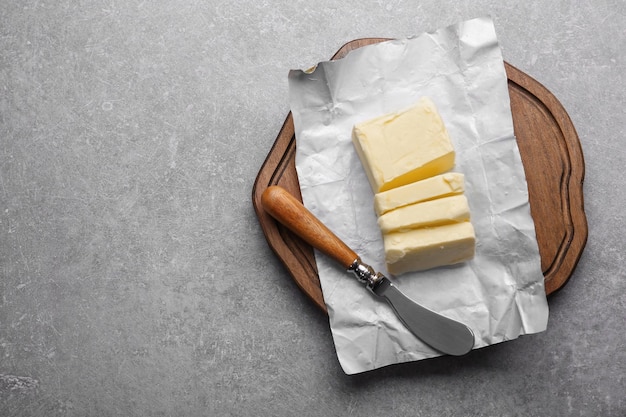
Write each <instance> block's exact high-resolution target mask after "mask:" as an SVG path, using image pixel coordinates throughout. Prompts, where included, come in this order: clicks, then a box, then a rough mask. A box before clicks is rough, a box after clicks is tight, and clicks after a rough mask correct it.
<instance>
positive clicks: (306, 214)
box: [261, 185, 358, 269]
mask: <svg viewBox="0 0 626 417" xmlns="http://www.w3.org/2000/svg"><path fill="white" fill-rule="evenodd" d="M261 203H262V204H263V209H264V210H265V211H266V212H268V213H269V214H270V215H271V216H272V217H274V218H275V219H276V220H278V221H279V222H280V223H281V224H283V225H285V226H287V228H288V229H289V230H291V231H293V232H294V233H295V234H297V235H298V236H300V237H301V238H302V239H304V241H306V242H307V243H308V244H310V245H311V246H313V247H314V248H316V249H319V250H320V251H322V252H324V253H325V254H326V255H328V256H330V257H331V258H333V259H334V260H335V261H337V262H338V263H339V265H342V266H343V267H344V268H346V269H348V268H349V267H350V266H351V265H352V264H353V263H354V261H356V260H357V258H358V256H357V254H356V253H355V252H354V251H353V250H352V249H350V248H349V247H348V246H347V245H346V244H345V243H344V242H343V241H342V240H341V239H339V238H338V237H337V236H336V235H335V234H334V233H333V232H332V231H330V229H328V227H326V225H325V224H323V223H322V222H321V221H319V219H318V218H317V217H315V216H314V215H313V213H311V212H310V211H309V210H308V209H307V208H306V207H304V205H303V204H302V202H301V201H299V200H297V199H296V198H295V197H294V196H292V195H291V194H289V191H287V190H285V189H284V188H282V187H279V186H277V185H272V186H270V187H269V188H266V189H265V191H263V194H262V195H261Z"/></svg>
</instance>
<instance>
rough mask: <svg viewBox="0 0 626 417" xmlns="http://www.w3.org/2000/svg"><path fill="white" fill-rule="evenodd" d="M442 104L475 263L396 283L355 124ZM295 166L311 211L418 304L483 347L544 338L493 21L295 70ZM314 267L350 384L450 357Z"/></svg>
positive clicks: (533, 249) (321, 263)
mask: <svg viewBox="0 0 626 417" xmlns="http://www.w3.org/2000/svg"><path fill="white" fill-rule="evenodd" d="M422 96H428V97H430V98H431V99H432V100H433V101H434V102H435V104H436V105H437V107H438V109H439V112H440V114H441V116H442V118H443V120H444V123H445V125H446V127H447V129H448V132H449V134H450V137H451V139H452V142H453V144H454V147H455V150H456V153H457V157H456V166H455V167H454V169H453V171H455V172H461V173H463V174H465V181H466V196H467V198H468V200H469V205H470V212H471V222H472V224H473V225H474V228H475V231H476V238H477V244H476V255H475V257H474V259H472V260H471V261H468V262H465V263H463V264H460V265H456V266H450V267H441V268H436V269H432V270H429V271H425V272H416V273H407V274H403V275H400V276H398V277H391V276H390V275H389V274H388V273H387V271H386V268H385V261H384V252H383V243H382V236H381V233H380V230H379V228H378V225H377V223H376V215H375V213H374V209H373V197H374V194H373V192H372V190H371V188H370V185H369V183H368V181H367V177H366V174H365V171H364V169H363V167H362V165H361V162H360V161H359V159H358V156H357V154H356V152H355V150H354V147H353V144H352V142H351V132H352V127H353V126H354V124H356V123H359V122H361V121H364V120H367V119H370V118H372V117H376V116H379V115H381V114H385V113H388V112H392V111H397V110H401V109H404V108H406V107H408V106H411V105H413V104H414V103H415V102H417V101H418V100H419V98H420V97H422ZM289 97H290V105H291V110H292V114H293V119H294V125H295V130H296V148H297V151H296V152H297V153H296V168H297V172H298V178H299V181H300V188H301V190H302V198H303V201H304V204H305V206H306V207H307V208H308V209H309V210H310V211H312V212H313V213H314V214H315V215H316V216H317V217H319V218H320V219H321V220H322V221H323V222H324V223H325V224H326V225H327V226H328V227H329V228H330V229H331V230H332V231H333V232H334V233H335V234H337V235H338V236H339V237H340V238H341V239H343V240H344V242H346V244H347V245H348V246H350V247H351V248H352V249H353V250H354V251H355V252H357V253H358V254H359V255H360V256H361V258H362V259H363V261H364V262H365V263H367V264H370V265H371V266H373V267H374V269H376V270H377V271H381V272H382V273H384V274H386V275H387V276H390V277H391V279H392V281H393V282H395V283H396V284H397V286H398V287H399V289H400V290H401V291H402V292H404V293H405V294H406V295H407V296H409V297H410V298H412V299H413V300H415V301H416V302H418V303H420V304H422V305H424V306H426V307H428V308H430V309H432V310H434V311H437V312H439V313H441V314H443V315H446V316H448V317H450V318H452V319H455V320H458V321H461V322H463V323H465V324H467V325H468V326H469V327H471V329H472V331H473V332H474V335H475V347H474V348H480V347H484V346H487V345H491V344H494V343H499V342H503V341H507V340H511V339H515V338H517V337H518V336H520V335H523V334H530V333H536V332H541V331H544V330H545V329H546V326H547V320H548V305H547V301H546V295H545V289H544V277H543V274H542V271H541V265H540V256H539V250H538V246H537V240H536V236H535V229H534V223H533V219H532V217H531V214H530V206H529V203H528V189H527V184H526V178H525V174H524V168H523V165H522V162H521V158H520V154H519V150H518V147H517V143H516V140H515V136H514V133H513V121H512V117H511V109H510V101H509V95H508V88H507V76H506V73H505V70H504V64H503V60H502V55H501V52H500V48H499V45H498V41H497V37H496V33H495V29H494V26H493V22H492V21H491V19H490V18H478V19H473V20H469V21H464V22H461V23H458V24H456V25H452V26H449V27H446V28H443V29H440V30H437V31H435V32H432V33H425V34H423V35H420V36H417V37H413V38H408V39H400V40H393V41H387V42H383V43H379V44H374V45H370V46H366V47H363V48H359V49H357V50H355V51H352V52H350V53H349V54H348V55H347V56H346V57H345V58H343V59H340V60H336V61H328V62H321V63H319V64H318V65H317V66H316V67H315V68H314V69H312V70H308V71H301V70H293V71H290V73H289ZM315 256H316V262H317V267H318V271H319V277H320V282H321V287H322V292H323V294H324V300H325V302H326V305H327V307H328V313H329V320H330V327H331V331H332V336H333V340H334V343H335V347H336V351H337V356H338V358H339V362H340V363H341V366H342V368H343V370H344V371H345V372H346V373H347V374H355V373H359V372H364V371H367V370H372V369H375V368H379V367H383V366H386V365H390V364H394V363H402V362H407V361H416V360H421V359H426V358H430V357H435V356H439V355H440V353H439V352H437V351H435V350H433V349H431V348H430V347H428V346H427V345H425V344H424V343H422V342H421V341H420V340H419V339H417V338H416V337H415V336H414V335H413V334H411V333H410V332H409V331H408V330H407V329H406V328H405V327H404V326H403V325H402V324H401V322H400V321H399V319H398V318H397V317H396V316H395V314H394V313H393V311H392V310H391V308H390V307H389V305H388V304H387V303H386V302H385V300H384V299H382V298H379V297H377V296H375V295H373V294H372V293H370V292H369V291H368V290H366V289H365V288H364V286H363V285H362V284H361V283H359V282H358V281H357V280H356V279H355V278H354V277H353V276H351V275H350V274H347V273H346V271H345V270H344V269H343V268H342V267H341V266H340V265H338V264H336V263H335V262H334V261H333V260H331V259H330V258H328V257H327V256H325V255H324V254H321V253H318V252H316V254H315Z"/></svg>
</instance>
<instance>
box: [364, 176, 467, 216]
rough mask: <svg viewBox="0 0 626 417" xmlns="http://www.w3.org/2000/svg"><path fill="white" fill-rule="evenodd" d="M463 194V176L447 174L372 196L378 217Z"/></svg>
mask: <svg viewBox="0 0 626 417" xmlns="http://www.w3.org/2000/svg"><path fill="white" fill-rule="evenodd" d="M463 192H465V176H464V175H463V174H460V173H458V172H447V173H445V174H441V175H436V176H434V177H430V178H426V179H424V180H421V181H417V182H414V183H411V184H407V185H403V186H402V187H398V188H393V189H391V190H387V191H383V192H381V193H377V194H376V195H375V196H374V210H375V211H376V214H377V215H378V216H380V215H382V214H385V213H387V212H388V211H391V210H394V209H397V208H399V207H404V206H408V205H409V204H414V203H419V202H422V201H428V200H433V199H435V198H441V197H448V196H451V195H457V194H463Z"/></svg>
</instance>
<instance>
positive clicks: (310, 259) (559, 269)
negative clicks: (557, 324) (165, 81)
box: [252, 38, 587, 311]
mask: <svg viewBox="0 0 626 417" xmlns="http://www.w3.org/2000/svg"><path fill="white" fill-rule="evenodd" d="M384 40H386V39H380V38H367V39H357V40H354V41H351V42H349V43H347V44H345V45H344V46H343V47H341V48H340V49H339V51H337V53H336V54H335V55H334V56H333V57H332V59H339V58H342V57H343V56H345V55H346V54H347V53H348V52H349V51H351V50H354V49H357V48H360V47H361V46H365V45H370V44H372V43H377V42H381V41H384ZM505 69H506V72H507V76H508V87H509V94H510V97H511V111H512V114H513V125H514V129H515V135H516V138H517V143H518V147H519V150H520V155H521V158H522V162H523V164H524V169H525V171H526V178H527V181H528V192H529V202H530V208H531V212H532V216H533V220H534V222H535V230H536V233H537V242H538V244H539V252H540V255H541V267H542V271H543V274H544V278H545V287H546V294H548V295H549V294H552V293H554V292H555V291H557V290H558V289H560V288H562V287H563V285H565V283H566V282H567V280H568V279H569V277H570V276H571V274H572V272H573V271H574V269H575V267H576V264H577V263H578V260H579V258H580V256H581V254H582V252H583V249H584V247H585V244H586V241H587V220H586V216H585V212H584V202H583V180H584V174H585V164H584V158H583V153H582V148H581V146H580V142H579V140H578V135H577V134H576V130H575V128H574V125H573V124H572V122H571V120H570V118H569V116H568V115H567V112H566V111H565V109H564V108H563V106H562V105H561V104H560V102H559V101H558V100H557V99H556V97H555V96H554V95H553V94H552V93H550V92H549V91H548V90H547V89H546V88H545V87H543V86H542V85H541V84H540V83H539V82H537V81H536V80H534V79H533V78H531V77H530V76H528V75H526V74H525V73H523V72H522V71H520V70H518V69H516V68H515V67H513V66H511V65H510V64H508V63H505ZM295 150H296V140H295V133H294V126H293V119H292V116H291V113H289V114H288V115H287V118H286V119H285V123H284V124H283V127H282V128H281V130H280V132H279V133H278V136H277V138H276V141H275V142H274V145H273V147H272V149H271V150H270V152H269V154H268V156H267V158H266V160H265V162H264V163H263V166H262V167H261V169H260V171H259V174H258V176H257V178H256V181H255V183H254V187H253V190H252V203H253V206H254V209H255V211H256V213H257V216H258V218H259V222H260V224H261V228H262V229H263V232H264V234H265V237H266V239H267V242H268V244H269V245H270V247H271V248H272V250H273V251H274V252H275V253H276V255H277V256H278V258H279V259H280V260H281V261H282V262H283V264H284V265H285V267H286V268H287V270H288V271H289V272H290V274H291V275H292V277H293V279H294V280H295V282H296V284H297V285H298V286H299V287H300V288H301V289H302V291H304V292H305V293H306V294H307V295H308V296H309V297H310V298H311V300H312V301H313V302H314V303H315V304H316V305H317V306H318V307H319V308H321V309H322V310H324V311H326V306H325V304H324V297H323V295H322V290H321V288H320V282H319V277H318V273H317V266H316V263H315V257H314V254H313V249H312V248H311V246H310V245H308V244H307V243H306V242H304V241H303V240H302V239H300V238H298V237H297V236H295V235H294V234H293V233H291V232H290V231H289V230H287V229H286V228H285V227H284V226H282V225H280V224H278V223H277V222H276V221H275V220H274V219H273V218H271V217H270V216H269V215H268V214H267V213H266V212H265V210H264V209H263V205H262V202H261V198H262V194H263V192H264V191H265V190H266V189H267V188H268V187H270V186H272V185H279V186H281V187H283V188H285V189H286V190H287V191H289V192H290V193H291V194H292V195H293V196H294V197H296V198H297V199H298V200H300V201H302V196H301V194H300V185H299V182H298V176H297V173H296V169H295Z"/></svg>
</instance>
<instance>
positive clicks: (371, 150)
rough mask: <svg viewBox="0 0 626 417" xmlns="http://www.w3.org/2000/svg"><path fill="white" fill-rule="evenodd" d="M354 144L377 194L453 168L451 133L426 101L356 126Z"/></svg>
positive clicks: (432, 106)
mask: <svg viewBox="0 0 626 417" xmlns="http://www.w3.org/2000/svg"><path fill="white" fill-rule="evenodd" d="M352 141H353V143H354V147H355V149H356V152H357V154H358V155H359V158H360V160H361V163H362V165H363V167H364V169H365V172H366V173H367V178H368V179H369V182H370V185H371V186H372V189H373V190H374V193H378V192H381V191H386V190H390V189H392V188H396V187H400V186H402V185H406V184H409V183H412V182H415V181H419V180H422V179H424V178H428V177H432V176H435V175H438V174H441V173H443V172H445V171H448V170H450V169H451V168H452V167H453V166H454V158H455V153H454V148H453V146H452V142H451V141H450V137H449V136H448V131H447V130H446V127H445V125H444V124H443V120H442V119H441V116H440V115H439V112H438V111H437V108H436V107H435V104H434V103H433V102H432V101H431V100H430V99H429V98H427V97H423V98H422V99H420V100H419V102H418V103H417V104H416V105H415V106H413V107H411V108H409V109H407V110H404V111H401V112H398V113H390V114H386V115H383V116H379V117H376V118H374V119H371V120H368V121H365V122H363V123H359V124H357V125H355V126H354V128H353V131H352Z"/></svg>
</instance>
